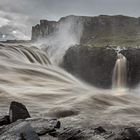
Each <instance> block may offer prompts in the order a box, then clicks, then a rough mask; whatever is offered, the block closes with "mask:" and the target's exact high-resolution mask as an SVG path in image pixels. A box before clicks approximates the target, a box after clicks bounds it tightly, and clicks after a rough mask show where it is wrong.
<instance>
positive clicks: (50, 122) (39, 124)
mask: <svg viewBox="0 0 140 140" xmlns="http://www.w3.org/2000/svg"><path fill="white" fill-rule="evenodd" d="M26 121H27V122H28V123H30V124H31V126H32V127H33V128H34V130H35V131H36V133H37V134H38V135H39V136H41V135H45V134H49V133H52V132H55V131H56V129H59V128H60V125H61V124H60V122H59V121H58V120H57V119H46V118H30V119H27V120H26Z"/></svg>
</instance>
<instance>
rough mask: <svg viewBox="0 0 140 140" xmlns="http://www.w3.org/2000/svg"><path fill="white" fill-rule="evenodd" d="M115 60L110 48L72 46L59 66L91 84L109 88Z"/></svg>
mask: <svg viewBox="0 0 140 140" xmlns="http://www.w3.org/2000/svg"><path fill="white" fill-rule="evenodd" d="M115 61H116V52H115V51H114V50H112V49H106V48H105V47H104V48H95V47H94V48H91V47H87V46H74V47H72V48H70V49H69V50H68V51H67V52H66V54H65V56H64V58H63V63H62V65H61V66H62V67H63V68H64V69H66V70H67V71H68V72H70V73H72V74H73V75H75V76H76V77H78V78H80V79H82V80H84V81H86V82H88V83H90V84H92V85H95V86H97V87H101V88H110V87H111V83H112V74H113V68H114V65H115Z"/></svg>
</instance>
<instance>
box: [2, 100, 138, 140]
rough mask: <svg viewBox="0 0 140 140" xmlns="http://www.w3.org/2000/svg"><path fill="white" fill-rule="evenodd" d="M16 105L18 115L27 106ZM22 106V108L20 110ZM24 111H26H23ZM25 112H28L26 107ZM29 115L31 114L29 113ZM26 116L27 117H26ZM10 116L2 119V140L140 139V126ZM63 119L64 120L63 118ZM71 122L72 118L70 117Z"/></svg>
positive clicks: (15, 103)
mask: <svg viewBox="0 0 140 140" xmlns="http://www.w3.org/2000/svg"><path fill="white" fill-rule="evenodd" d="M13 104H14V105H16V107H17V106H18V107H17V108H18V109H17V108H16V109H17V110H16V111H17V116H18V113H21V110H22V109H23V108H24V109H26V107H25V106H24V105H22V104H20V103H17V102H12V108H13ZM20 107H21V110H20ZM23 112H24V111H23ZM25 112H28V110H27V109H26V111H25ZM28 115H29V114H28ZM25 118H26V117H25ZM8 119H9V116H5V117H3V118H2V119H1V125H2V126H1V127H0V140H140V127H138V126H137V127H126V126H106V125H105V126H104V127H102V126H99V127H97V126H96V127H95V126H90V127H88V126H87V127H82V125H81V126H74V125H73V126H72V125H71V127H70V126H61V123H60V121H58V120H57V119H52V118H26V119H20V118H16V119H17V121H15V122H10V120H9V123H8ZM62 121H63V120H62ZM69 121H71V123H72V120H71V118H70V120H69Z"/></svg>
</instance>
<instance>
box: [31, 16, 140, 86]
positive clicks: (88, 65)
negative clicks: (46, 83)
mask: <svg viewBox="0 0 140 140" xmlns="http://www.w3.org/2000/svg"><path fill="white" fill-rule="evenodd" d="M63 23H69V24H71V25H70V26H69V25H68V26H65V27H64V26H63ZM81 25H82V33H81V32H80V33H78V30H79V26H81ZM60 26H61V30H68V31H66V33H67V32H68V33H69V32H70V34H68V33H67V36H65V34H64V35H63V39H62V40H60V42H64V43H63V44H61V43H60V46H63V47H62V49H61V51H62V50H64V48H65V50H67V49H68V48H69V47H65V45H66V43H68V42H67V39H68V38H70V37H71V35H72V36H73V35H74V34H77V33H78V34H77V36H79V35H80V42H79V44H80V45H75V46H73V47H71V48H69V49H68V50H67V51H66V54H65V56H64V57H63V62H62V63H61V66H62V67H63V68H64V69H66V70H67V71H68V72H70V73H72V74H73V75H75V76H77V77H78V78H80V79H82V80H84V81H86V82H88V83H90V84H92V85H95V86H97V87H101V88H110V87H111V85H112V74H113V68H114V66H115V62H116V59H117V53H116V52H115V50H114V49H112V48H109V47H105V46H112V47H116V46H121V48H127V49H123V50H122V51H121V53H122V54H123V55H124V56H125V57H126V59H127V84H128V86H130V87H134V86H136V85H137V84H138V83H139V81H140V49H139V46H140V18H135V17H128V16H122V15H117V16H106V15H101V16H96V17H85V16H73V15H71V16H67V17H63V18H61V19H60V20H59V21H48V20H41V21H40V24H37V25H36V26H33V27H32V41H38V40H40V39H46V38H47V37H50V36H53V35H54V34H56V36H59V34H57V33H58V30H59V29H60V28H59V27H60ZM66 27H68V28H66ZM59 33H60V32H59ZM56 36H55V37H56ZM76 38H77V37H76ZM58 39H59V38H58ZM72 40H73V38H72ZM78 40H79V39H78ZM51 41H52V42H55V40H53V38H52V40H51ZM57 41H58V40H57ZM57 41H56V45H54V46H53V48H54V49H53V50H57V47H58V46H57V44H58V43H57ZM74 42H78V41H75V37H74ZM51 44H53V43H51ZM46 45H47V44H46ZM49 47H52V46H49ZM55 48H56V49H55ZM55 56H57V55H55ZM57 58H58V57H57Z"/></svg>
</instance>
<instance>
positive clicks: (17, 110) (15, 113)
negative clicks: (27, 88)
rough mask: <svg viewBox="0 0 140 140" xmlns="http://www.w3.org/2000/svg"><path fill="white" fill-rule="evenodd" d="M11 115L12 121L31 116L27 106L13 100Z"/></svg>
mask: <svg viewBox="0 0 140 140" xmlns="http://www.w3.org/2000/svg"><path fill="white" fill-rule="evenodd" d="M9 115H10V122H11V123H12V122H15V121H17V120H19V119H26V118H30V114H29V112H28V110H27V109H26V107H25V106H24V105H23V104H21V103H18V102H15V101H13V102H11V105H10V109H9Z"/></svg>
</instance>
